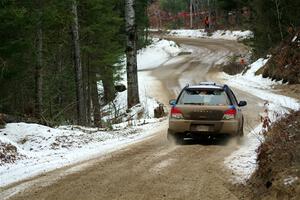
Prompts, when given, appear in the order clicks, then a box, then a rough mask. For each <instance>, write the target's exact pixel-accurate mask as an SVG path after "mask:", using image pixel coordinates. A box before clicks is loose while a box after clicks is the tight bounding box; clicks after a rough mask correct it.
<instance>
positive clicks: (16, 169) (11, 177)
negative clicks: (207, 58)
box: [0, 39, 181, 187]
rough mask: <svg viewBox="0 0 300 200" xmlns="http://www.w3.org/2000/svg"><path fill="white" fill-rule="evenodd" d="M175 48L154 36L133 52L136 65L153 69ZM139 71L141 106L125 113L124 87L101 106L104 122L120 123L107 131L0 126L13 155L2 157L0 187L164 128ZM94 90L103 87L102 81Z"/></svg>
mask: <svg viewBox="0 0 300 200" xmlns="http://www.w3.org/2000/svg"><path fill="white" fill-rule="evenodd" d="M180 52H181V48H180V47H178V46H177V45H176V44H175V43H174V42H172V41H167V40H159V39H154V40H153V43H152V44H151V45H150V46H148V47H146V48H144V49H142V50H140V51H139V52H138V65H139V69H140V70H142V69H150V68H154V67H158V66H159V65H161V64H162V63H164V62H166V61H167V60H169V59H170V58H171V57H173V56H176V55H177V54H178V53H180ZM125 63H126V62H124V67H123V68H124V70H125ZM138 73H139V92H140V101H141V104H140V105H137V106H135V107H134V108H133V109H131V111H130V113H128V112H127V91H124V92H120V93H118V94H117V97H116V99H115V100H114V102H113V103H111V104H109V105H107V106H106V107H104V108H103V110H102V112H104V113H105V112H106V111H109V113H110V114H108V115H107V116H105V117H103V120H107V121H110V120H112V119H113V118H115V117H116V116H120V117H121V120H120V122H121V123H117V124H112V129H113V130H111V131H108V130H101V129H97V128H87V127H79V126H61V127H57V128H50V127H46V126H42V125H38V124H26V123H12V124H7V126H6V128H5V129H0V144H2V143H3V144H7V145H11V146H12V147H14V149H15V150H16V157H15V158H16V159H11V158H7V159H10V161H11V162H10V163H9V162H5V163H3V165H0V187H2V186H5V185H8V184H10V183H13V182H16V181H20V180H23V179H27V178H30V177H33V176H36V175H39V174H41V173H44V172H48V171H50V170H54V169H57V168H60V167H63V166H66V165H70V164H74V163H77V162H79V161H83V160H87V159H91V158H93V157H98V156H100V155H102V154H105V153H108V152H111V151H114V150H118V149H120V148H122V147H124V146H126V145H129V144H132V143H134V142H136V141H140V140H142V139H145V138H147V137H150V136H151V135H152V134H154V133H155V132H157V131H158V129H160V128H161V127H164V126H163V125H164V123H165V120H164V118H163V119H155V118H154V109H155V108H157V107H158V105H159V103H158V102H157V101H156V100H155V99H154V98H152V97H150V96H149V95H148V91H149V90H150V89H151V88H150V85H151V81H152V77H151V76H150V75H149V73H147V72H146V71H140V72H138ZM123 78H124V79H123V81H122V83H123V84H124V85H126V83H127V82H126V73H125V72H123ZM98 89H99V90H100V91H101V90H103V88H102V84H101V82H99V83H98ZM140 113H142V115H141V116H140ZM128 117H129V118H128ZM4 150H6V149H4V148H3V151H4ZM1 152H2V149H0V153H1ZM5 159H6V158H5Z"/></svg>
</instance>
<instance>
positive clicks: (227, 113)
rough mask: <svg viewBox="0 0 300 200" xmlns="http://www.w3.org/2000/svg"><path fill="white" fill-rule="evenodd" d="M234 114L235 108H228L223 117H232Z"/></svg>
mask: <svg viewBox="0 0 300 200" xmlns="http://www.w3.org/2000/svg"><path fill="white" fill-rule="evenodd" d="M235 115H236V109H235V108H230V109H228V110H226V111H225V112H224V116H223V119H234V118H235Z"/></svg>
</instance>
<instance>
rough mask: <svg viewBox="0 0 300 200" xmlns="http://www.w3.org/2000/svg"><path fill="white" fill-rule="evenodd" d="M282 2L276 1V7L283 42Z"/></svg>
mask: <svg viewBox="0 0 300 200" xmlns="http://www.w3.org/2000/svg"><path fill="white" fill-rule="evenodd" d="M280 3H281V2H280V0H275V6H276V14H277V23H278V28H279V33H280V37H281V40H283V33H282V26H281V12H280V8H279V7H280Z"/></svg>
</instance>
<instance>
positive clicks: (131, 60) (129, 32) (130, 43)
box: [125, 0, 140, 108]
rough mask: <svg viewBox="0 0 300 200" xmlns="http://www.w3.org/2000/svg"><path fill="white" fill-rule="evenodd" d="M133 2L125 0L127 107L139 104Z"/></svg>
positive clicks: (133, 0)
mask: <svg viewBox="0 0 300 200" xmlns="http://www.w3.org/2000/svg"><path fill="white" fill-rule="evenodd" d="M134 4H135V0H125V21H126V50H125V51H126V58H127V85H128V89H127V106H128V108H131V107H133V106H135V105H136V104H138V103H140V99H139V87H138V75H137V57H136V55H137V44H136V43H137V30H136V20H135V10H134Z"/></svg>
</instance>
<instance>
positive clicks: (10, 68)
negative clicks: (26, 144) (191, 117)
mask: <svg viewBox="0 0 300 200" xmlns="http://www.w3.org/2000/svg"><path fill="white" fill-rule="evenodd" d="M126 2H128V1H126ZM129 2H130V1H129ZM132 2H133V3H134V6H133V8H134V11H135V14H136V17H135V19H136V20H135V22H134V23H135V24H134V26H133V27H134V29H132V30H131V29H128V27H127V26H126V23H125V21H126V20H125V18H126V16H125V13H126V12H125V7H126V4H125V0H109V1H108V0H86V1H77V0H65V1H59V0H48V1H43V0H41V1H40V0H33V1H32V0H31V1H30V0H22V1H21V0H2V1H1V3H0V21H1V24H0V40H1V46H0V113H4V114H8V115H12V116H16V117H18V118H21V119H26V120H27V121H28V120H29V121H35V122H40V123H43V124H47V125H53V124H61V123H69V124H72V123H73V124H81V125H94V126H101V115H102V113H101V108H102V107H103V106H104V105H106V104H107V103H108V102H111V101H112V100H113V99H114V98H115V95H116V92H117V91H116V89H118V88H120V87H117V86H118V83H119V81H120V79H121V75H122V69H123V66H124V64H123V60H124V55H125V54H126V52H127V53H128V49H130V48H128V46H127V47H126V45H127V44H126V38H127V39H128V37H129V38H131V39H133V40H136V42H137V44H132V45H135V46H136V48H137V49H139V48H142V47H144V46H145V45H146V44H148V43H149V40H148V37H147V36H148V33H147V28H151V27H149V17H150V15H149V11H148V13H147V10H148V8H149V7H150V6H151V5H152V4H155V3H156V4H158V5H159V9H160V11H161V12H163V11H164V12H166V13H168V15H177V14H178V13H181V12H192V13H197V12H198V11H204V12H206V13H208V14H209V15H210V17H211V18H213V17H212V16H215V17H216V21H215V26H212V27H210V28H211V29H218V28H224V29H250V30H252V31H253V32H254V35H255V37H254V38H253V39H251V41H247V42H248V44H249V45H250V46H251V47H252V48H253V50H254V55H255V56H262V55H265V54H266V53H267V52H268V51H269V50H270V48H273V47H275V46H276V45H277V44H279V43H280V42H281V41H282V40H284V38H285V37H286V36H288V35H292V34H293V33H294V32H295V30H297V28H298V27H299V25H300V12H299V8H300V1H299V0H264V1H261V0H159V1H153V0H152V1H151V0H139V1H132ZM245 10H246V11H247V16H246V17H243V14H244V13H245ZM248 11H249V12H248ZM249 13H250V14H249ZM232 15H234V16H236V17H235V19H236V22H235V23H234V24H230V23H229V21H228V20H229V19H230V18H232ZM239 16H241V17H239ZM177 25H178V24H177ZM180 25H182V24H180V23H179V26H180ZM182 26H183V25H182ZM170 27H174V24H165V27H163V28H170ZM176 27H177V28H184V27H178V26H176ZM192 28H197V27H196V26H195V27H192ZM131 53H132V54H134V53H136V50H133V51H132V52H131ZM127 64H128V63H127ZM135 64H136V63H135ZM136 73H137V72H136V70H133V71H127V77H134V75H135V74H136ZM99 84H100V85H102V87H103V90H102V91H99V87H98V86H99ZM134 85H136V87H138V86H137V80H136V78H135V79H134V78H133V80H131V86H134ZM129 88H130V86H129ZM135 90H137V89H135ZM128 92H130V90H129V91H128ZM128 94H129V96H135V97H136V96H138V94H137V93H134V92H133V93H128ZM138 101H139V100H138V99H135V100H134V101H133V102H131V103H130V102H129V104H128V108H130V107H131V106H134V105H135V104H137V103H138Z"/></svg>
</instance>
